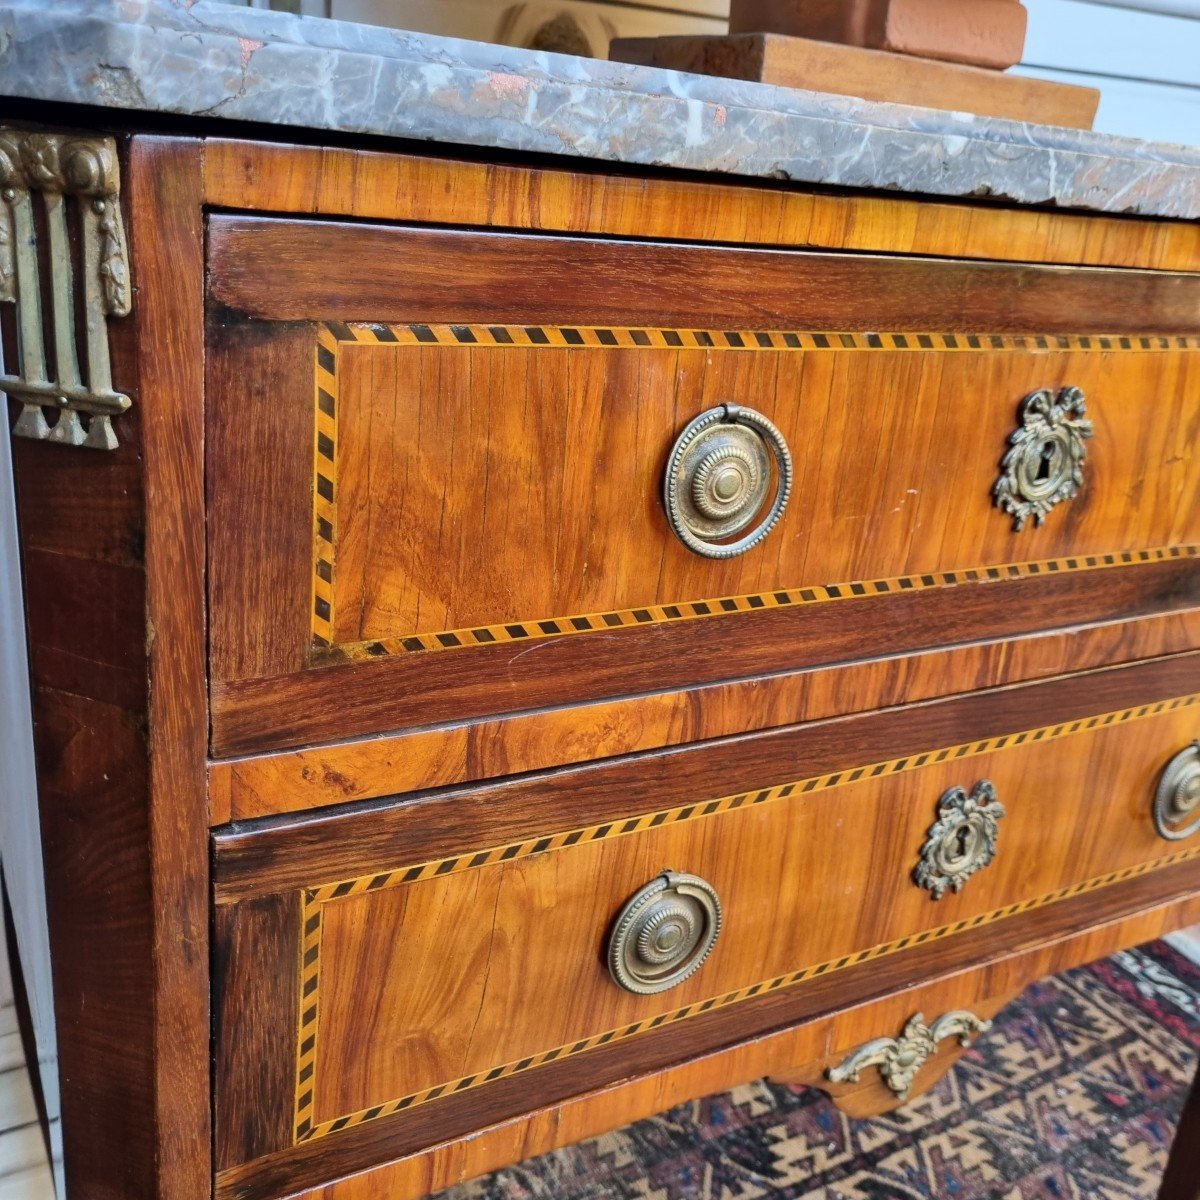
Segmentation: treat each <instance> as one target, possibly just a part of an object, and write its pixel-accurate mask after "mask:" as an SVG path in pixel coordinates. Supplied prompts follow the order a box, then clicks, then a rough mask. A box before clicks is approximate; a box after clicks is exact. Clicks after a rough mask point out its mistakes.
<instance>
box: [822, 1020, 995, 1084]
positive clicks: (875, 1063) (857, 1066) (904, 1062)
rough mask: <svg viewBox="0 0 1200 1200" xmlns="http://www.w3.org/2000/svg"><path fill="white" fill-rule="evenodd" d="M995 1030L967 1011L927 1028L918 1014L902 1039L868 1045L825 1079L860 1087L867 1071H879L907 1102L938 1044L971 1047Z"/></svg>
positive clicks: (989, 1024)
mask: <svg viewBox="0 0 1200 1200" xmlns="http://www.w3.org/2000/svg"><path fill="white" fill-rule="evenodd" d="M991 1027H992V1023H991V1021H984V1020H981V1019H980V1018H979V1017H977V1016H976V1015H975V1014H974V1013H970V1012H966V1011H965V1010H960V1011H958V1012H951V1013H947V1014H946V1015H945V1016H944V1017H938V1019H937V1020H936V1021H934V1023H933V1024H932V1025H926V1024H925V1017H924V1015H923V1014H922V1013H917V1014H916V1016H914V1017H913V1018H912V1019H911V1020H910V1021H909V1022H908V1024H907V1025H905V1027H904V1032H903V1033H902V1034H901V1035H900V1036H899V1037H898V1038H876V1039H875V1041H873V1042H867V1044H866V1045H865V1046H860V1047H859V1048H858V1049H857V1050H855V1051H854V1052H853V1053H852V1054H851V1055H850V1056H849V1057H848V1058H847V1059H846V1060H845V1062H843V1063H842V1064H841V1065H840V1066H837V1067H830V1068H829V1070H828V1071H826V1072H825V1078H826V1079H828V1080H829V1082H830V1083H857V1082H858V1080H859V1076H860V1075H861V1073H862V1072H863V1070H865V1069H866V1068H867V1067H878V1068H879V1074H880V1076H881V1077H882V1078H883V1082H884V1083H886V1084H887V1086H888V1087H889V1088H891V1090H892V1091H893V1092H894V1093H895V1094H896V1096H897V1097H898V1098H899V1099H901V1100H907V1099H908V1093H909V1092H910V1091H911V1090H912V1085H913V1083H914V1082H915V1081H916V1078H917V1075H918V1074H919V1073H920V1071H921V1068H922V1067H923V1066H924V1065H925V1064H926V1063H927V1062H928V1061H929V1060H930V1059H931V1058H932V1057H933V1056H934V1054H935V1053H937V1048H938V1042H941V1041H945V1039H946V1038H950V1037H956V1038H958V1040H959V1043H960V1044H961V1045H963V1046H968V1045H970V1043H971V1038H972V1036H973V1035H974V1034H977V1033H987V1031H988V1030H989V1029H991Z"/></svg>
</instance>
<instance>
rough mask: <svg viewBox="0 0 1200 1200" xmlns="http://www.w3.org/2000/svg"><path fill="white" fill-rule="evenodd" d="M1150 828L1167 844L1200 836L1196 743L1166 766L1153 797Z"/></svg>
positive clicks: (1199, 772)
mask: <svg viewBox="0 0 1200 1200" xmlns="http://www.w3.org/2000/svg"><path fill="white" fill-rule="evenodd" d="M1154 824H1155V827H1156V828H1157V829H1158V832H1159V834H1160V835H1161V836H1162V837H1164V838H1166V839H1167V841H1169V842H1181V841H1183V840H1184V838H1189V837H1191V836H1192V835H1193V834H1194V833H1197V832H1200V742H1193V743H1192V744H1191V745H1190V746H1188V747H1187V748H1186V749H1184V750H1180V752H1179V753H1178V754H1177V755H1175V757H1174V758H1173V759H1171V761H1170V762H1169V763H1167V766H1166V770H1164V771H1163V773H1162V778H1161V779H1160V780H1159V781H1158V789H1157V791H1156V792H1155V794H1154Z"/></svg>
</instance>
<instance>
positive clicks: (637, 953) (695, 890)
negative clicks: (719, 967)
mask: <svg viewBox="0 0 1200 1200" xmlns="http://www.w3.org/2000/svg"><path fill="white" fill-rule="evenodd" d="M720 932H721V901H720V900H719V899H718V897H717V893H716V891H715V890H714V889H713V887H712V885H711V884H709V883H706V882H705V881H704V880H703V879H700V878H698V877H697V876H695V875H680V874H677V873H676V872H674V871H664V872H663V874H661V875H659V876H658V878H657V879H652V880H651V881H650V882H649V883H648V884H646V886H645V887H643V888H641V889H640V890H639V891H638V892H637V893H636V894H635V895H634V896H632V897H631V898H630V899H629V901H628V902H627V903H626V905H625V907H624V908H623V909H622V910H621V913H620V915H619V916H618V917H617V921H616V924H615V925H614V926H613V931H612V935H611V936H610V938H609V941H608V970H609V974H610V975H611V976H612V977H613V980H614V981H615V982H616V983H617V984H618V985H619V986H621V987H622V988H624V989H625V990H626V991H627V992H634V993H635V994H637V995H639V996H652V995H654V994H655V993H657V992H665V991H666V990H667V989H668V988H673V987H674V986H675V985H676V984H678V983H682V982H683V981H684V980H685V979H687V978H688V976H689V975H692V974H694V973H695V972H696V971H698V970H699V969H700V967H701V966H702V965H703V963H704V960H705V959H706V958H707V957H708V956H709V953H710V952H711V951H712V948H713V946H714V945H715V944H716V941H717V938H718V936H719V935H720Z"/></svg>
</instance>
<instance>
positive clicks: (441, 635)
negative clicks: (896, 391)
mask: <svg viewBox="0 0 1200 1200" xmlns="http://www.w3.org/2000/svg"><path fill="white" fill-rule="evenodd" d="M348 344H349V345H404V346H458V347H464V346H467V347H469V346H480V347H506V346H507V347H516V348H526V349H528V348H531V347H532V348H539V347H550V348H554V347H557V348H559V349H566V350H570V349H573V348H574V349H579V348H591V349H614V348H615V349H701V350H706V351H746V350H774V351H785V352H786V351H802V352H808V353H811V352H814V351H827V350H834V351H840V352H844V351H876V350H889V351H897V350H900V351H921V352H928V351H931V350H933V351H939V352H945V351H955V352H962V353H973V352H979V351H993V352H994V351H997V350H1014V351H1023V352H1030V351H1060V350H1090V351H1109V352H1158V351H1176V350H1195V349H1200V337H1183V336H1170V337H1167V336H1137V337H1134V336H1128V335H1115V334H1070V335H1068V334H1063V335H1049V334H1038V335H1033V334H1027V335H1021V334H1003V335H1001V334H963V333H957V334H955V333H868V332H860V333H814V332H799V331H791V330H702V329H635V328H623V327H622V328H616V327H612V328H608V327H604V328H601V327H592V326H587V327H584V326H560V325H422V324H407V325H381V324H342V323H338V322H329V323H326V324H322V325H320V326H318V328H317V348H316V364H315V405H314V411H315V428H314V446H313V461H314V481H313V507H314V510H313V533H314V536H313V546H314V550H313V586H312V639H313V657H314V660H318V661H325V660H328V659H330V658H334V659H338V660H346V659H348V660H352V661H356V660H366V659H373V658H384V657H391V656H397V655H408V654H424V653H431V652H438V651H448V650H463V649H467V648H471V647H477V646H488V645H495V644H497V643H525V642H535V641H540V640H544V639H547V638H561V637H573V636H579V635H581V634H588V633H597V632H605V631H612V630H616V629H632V628H637V627H640V626H655V625H661V624H664V623H669V622H674V621H690V620H701V619H705V618H709V617H720V616H726V615H729V614H730V613H746V612H753V611H756V610H764V609H780V608H793V607H797V606H800V605H809V604H824V603H828V602H829V601H834V600H854V599H860V598H863V597H868V596H879V595H886V594H890V593H899V592H912V591H922V590H927V589H930V588H943V587H953V586H956V585H959V584H964V583H987V582H992V581H995V580H1006V579H1021V578H1027V577H1030V576H1034V575H1045V574H1055V573H1060V572H1067V571H1084V570H1095V569H1101V568H1106V567H1118V566H1129V565H1136V564H1141V563H1149V562H1157V561H1161V560H1163V559H1167V558H1179V557H1195V556H1196V555H1197V554H1198V553H1200V546H1193V545H1183V546H1168V547H1154V548H1150V549H1141V550H1126V551H1120V552H1115V553H1111V554H1094V555H1079V556H1075V557H1068V558H1058V559H1046V560H1041V561H1036V562H1019V563H1005V564H1001V565H991V566H980V567H974V568H967V569H964V570H958V571H938V572H932V573H916V574H911V575H903V576H897V577H894V578H889V579H872V580H853V581H849V582H835V583H830V584H824V585H819V586H813V587H804V588H778V589H774V590H771V591H764V592H757V593H753V594H750V595H739V596H719V597H714V598H703V599H699V600H682V601H677V602H675V603H671V604H651V605H641V606H638V607H632V608H625V609H615V610H612V611H606V612H592V613H573V614H569V615H566V616H547V617H537V618H529V619H523V620H518V621H502V622H497V623H495V624H489V625H479V626H471V627H463V628H456V629H444V630H437V631H433V632H424V633H413V634H410V635H397V636H394V637H387V638H376V639H371V640H368V641H355V642H342V643H339V642H338V640H337V637H336V635H335V632H334V603H335V601H334V586H333V580H334V567H335V548H336V541H337V487H338V483H337V455H338V403H339V395H338V359H339V353H340V349H341V347H342V346H344V345H348Z"/></svg>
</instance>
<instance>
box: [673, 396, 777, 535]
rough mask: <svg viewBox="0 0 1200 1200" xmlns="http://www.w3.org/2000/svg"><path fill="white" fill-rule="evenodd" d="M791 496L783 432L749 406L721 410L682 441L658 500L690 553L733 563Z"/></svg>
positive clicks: (676, 447) (685, 433) (693, 424)
mask: <svg viewBox="0 0 1200 1200" xmlns="http://www.w3.org/2000/svg"><path fill="white" fill-rule="evenodd" d="M772 462H773V463H774V472H772ZM772 474H774V476H775V491H774V495H773V497H771V479H772ZM791 491H792V456H791V453H790V452H789V451H788V447H787V442H785V441H784V439H783V434H781V433H780V432H779V430H778V429H776V428H775V426H774V425H773V424H772V423H771V422H770V421H769V420H767V418H766V417H764V416H763V415H762V413H759V412H755V411H754V409H752V408H742V407H740V406H739V405H736V404H722V405H721V406H720V407H718V408H710V409H709V410H708V411H707V412H704V413H701V414H700V416H698V417H697V418H696V419H695V420H694V421H692V422H690V423H689V425H688V426H687V428H686V429H685V430H684V431H683V432H682V433H681V434H680V435H679V437H678V439H677V440H676V442H675V445H674V447H673V448H672V450H671V457H670V460H669V461H668V463H667V475H666V480H665V483H664V485H663V499H664V501H665V503H666V506H667V519H668V520H669V521H670V523H671V529H672V530H673V531H674V533H675V536H676V537H678V538H679V540H680V541H681V542H682V543H683V544H684V545H685V546H686V547H687V548H688V549H689V550H691V551H692V552H693V553H694V554H702V555H703V556H704V557H705V558H733V557H734V556H735V555H738V554H744V553H745V552H746V551H747V550H749V549H751V547H753V546H757V545H758V543H759V542H761V541H762V540H763V538H765V537H766V536H767V534H768V533H770V532H771V530H772V529H773V528H774V527H775V525H776V523H777V522H778V520H779V518H780V517H781V516H782V515H783V510H784V509H785V508H786V507H787V502H788V497H789V496H790V495H791ZM769 497H770V502H769V504H768V498H769ZM764 510H765V511H764ZM751 526H753V528H751ZM747 529H749V530H750V532H748V533H747V532H745V531H746V530H747ZM739 535H741V536H739ZM730 538H735V539H737V540H735V541H729V540H728V539H730Z"/></svg>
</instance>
